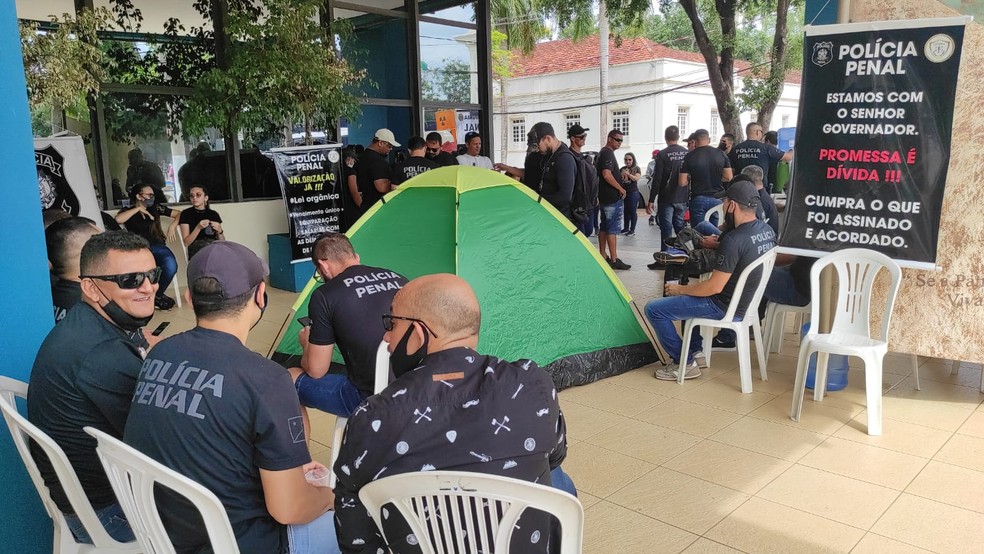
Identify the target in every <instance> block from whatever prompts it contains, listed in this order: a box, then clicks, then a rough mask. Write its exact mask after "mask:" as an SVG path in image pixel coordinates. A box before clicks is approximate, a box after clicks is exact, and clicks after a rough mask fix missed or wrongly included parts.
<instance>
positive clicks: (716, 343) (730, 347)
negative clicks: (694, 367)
mask: <svg viewBox="0 0 984 554" xmlns="http://www.w3.org/2000/svg"><path fill="white" fill-rule="evenodd" d="M711 348H713V349H714V351H715V352H717V351H724V352H731V351H734V350H737V347H736V346H735V343H734V341H730V342H725V341H723V340H721V339H720V338H718V337H714V340H712V341H711Z"/></svg>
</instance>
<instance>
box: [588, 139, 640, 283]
mask: <svg viewBox="0 0 984 554" xmlns="http://www.w3.org/2000/svg"><path fill="white" fill-rule="evenodd" d="M622 140H623V136H622V132H621V131H619V130H618V129H613V130H611V131H609V133H608V140H607V142H606V143H605V146H604V147H603V148H602V149H601V151H600V152H599V153H598V161H597V166H598V209H599V210H600V211H601V227H599V228H598V250H599V251H600V252H601V257H602V258H605V260H606V261H608V265H610V266H611V267H612V269H629V268H631V267H632V266H631V265H629V264H627V263H625V262H623V261H622V260H621V259H619V257H618V235H619V233H621V232H622V213H623V212H622V210H623V205H622V204H623V203H622V199H623V198H625V195H626V191H625V186H624V184H623V183H622V175H621V172H620V171H619V165H618V158H616V157H615V150H617V149H618V148H621V147H622ZM606 249H607V251H608V253H607V254H606V253H605V251H606Z"/></svg>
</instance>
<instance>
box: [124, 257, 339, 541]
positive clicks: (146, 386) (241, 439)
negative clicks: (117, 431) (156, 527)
mask: <svg viewBox="0 0 984 554" xmlns="http://www.w3.org/2000/svg"><path fill="white" fill-rule="evenodd" d="M265 275H266V268H265V267H264V264H263V262H261V261H260V259H259V258H258V257H257V256H256V254H254V253H253V252H252V251H250V250H249V249H248V248H246V247H245V246H242V245H240V244H236V243H234V242H231V241H216V242H213V243H212V244H210V245H208V246H206V247H205V248H203V249H202V250H201V252H199V253H198V255H197V256H195V257H194V258H193V259H192V260H191V261H190V262H189V263H188V290H189V291H190V294H191V303H192V306H193V307H194V310H195V318H196V322H197V326H196V327H195V328H194V329H192V330H190V331H186V332H184V333H180V334H178V335H175V336H173V337H170V338H167V339H165V340H163V341H161V343H160V344H158V345H157V346H156V347H154V349H153V350H152V351H151V353H150V354H149V355H148V357H147V359H146V361H144V363H143V366H142V367H141V368H140V373H139V378H138V379H137V383H136V388H135V390H134V392H133V395H132V404H131V406H130V413H131V414H132V416H133V417H130V418H129V420H128V421H127V423H126V432H125V434H124V437H123V438H124V441H125V442H126V443H127V444H129V445H130V446H132V447H134V448H135V449H137V450H139V451H140V452H142V453H144V454H146V455H147V456H149V457H151V458H153V459H154V460H156V461H158V462H160V463H162V464H164V465H165V466H167V467H169V468H171V469H173V470H174V471H177V472H178V473H180V474H182V475H184V476H186V477H188V478H190V479H191V480H193V481H195V482H196V483H199V484H200V485H202V486H204V487H205V488H207V489H208V490H210V491H211V492H213V493H214V494H215V496H216V497H218V499H219V500H220V501H221V502H222V506H223V507H224V508H225V512H226V514H227V515H228V517H229V523H230V524H231V525H232V530H233V532H234V533H235V535H236V542H237V543H238V545H239V551H240V552H242V553H243V554H248V553H256V554H269V553H288V552H289V553H291V554H294V553H300V552H304V553H308V552H338V544H337V541H336V539H335V536H334V532H333V530H334V525H333V513H332V512H330V511H329V510H330V509H331V506H332V504H333V503H334V495H333V494H332V491H331V489H329V488H328V487H325V486H317V485H314V484H311V483H308V482H307V481H306V479H305V472H307V471H310V470H312V469H320V470H321V471H325V469H326V468H325V467H324V466H322V465H321V464H318V463H317V462H312V461H311V455H310V454H309V452H308V448H307V442H306V440H305V433H304V424H303V422H302V418H301V407H300V405H299V404H298V403H297V396H296V395H295V393H294V390H293V387H292V386H291V382H290V376H289V375H288V374H287V372H286V371H285V370H284V368H282V367H280V366H279V365H278V364H276V363H274V362H272V361H270V360H267V359H266V358H264V357H263V356H261V355H259V354H257V353H255V352H252V351H251V350H250V349H249V348H247V347H246V341H247V340H248V338H249V331H250V329H252V328H253V326H254V325H256V323H257V322H258V321H259V320H260V318H261V317H262V315H263V310H264V309H265V308H266V289H265V286H266V285H265V283H264V282H263V278H264V276H265ZM156 500H157V508H158V510H159V511H160V515H161V519H162V520H163V521H164V526H165V528H166V529H167V531H168V535H169V536H170V539H171V541H172V542H173V543H174V545H175V547H176V550H177V551H178V552H203V551H207V550H208V547H209V540H208V534H207V532H206V530H205V526H204V524H203V522H202V518H201V515H200V514H199V512H198V509H197V508H196V507H195V506H194V505H192V504H191V503H189V502H188V501H187V500H186V499H184V498H183V497H181V496H180V495H176V494H171V493H169V491H167V490H161V491H159V493H158V495H157V499H156Z"/></svg>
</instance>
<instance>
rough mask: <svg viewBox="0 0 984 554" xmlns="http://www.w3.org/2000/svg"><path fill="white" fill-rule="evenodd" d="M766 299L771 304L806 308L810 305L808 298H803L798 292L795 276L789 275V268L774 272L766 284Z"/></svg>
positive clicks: (781, 268) (777, 269) (779, 268)
mask: <svg viewBox="0 0 984 554" xmlns="http://www.w3.org/2000/svg"><path fill="white" fill-rule="evenodd" d="M764 297H765V299H766V300H768V301H770V302H775V303H776V304H787V305H789V306H806V305H807V304H809V303H810V298H809V297H808V296H803V295H802V294H800V293H799V292H798V291H797V290H796V286H795V285H794V284H793V276H792V274H790V273H789V268H785V267H777V268H775V269H773V270H772V275H770V276H769V282H768V283H766V284H765V294H764Z"/></svg>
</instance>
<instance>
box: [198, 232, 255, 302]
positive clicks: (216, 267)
mask: <svg viewBox="0 0 984 554" xmlns="http://www.w3.org/2000/svg"><path fill="white" fill-rule="evenodd" d="M269 274H270V271H269V269H267V266H266V264H265V263H263V260H261V259H260V258H259V257H258V256H257V255H256V254H255V253H254V252H253V251H252V250H250V249H249V248H246V247H245V246H243V245H241V244H239V243H235V242H231V241H228V240H217V241H215V242H213V243H212V244H209V245H208V246H206V247H205V248H202V249H201V250H199V251H198V253H197V254H195V256H194V257H192V258H191V261H190V262H188V285H189V286H191V285H192V284H193V283H194V282H195V281H197V280H198V279H200V278H202V277H211V278H213V279H215V280H216V281H218V282H219V286H220V287H221V289H222V298H224V299H226V300H228V299H230V298H235V297H237V296H241V295H243V294H246V293H247V292H249V291H251V290H253V288H254V287H256V285H259V284H260V281H262V280H263V278H264V277H266V276H267V275H269ZM192 290H194V289H192Z"/></svg>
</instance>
